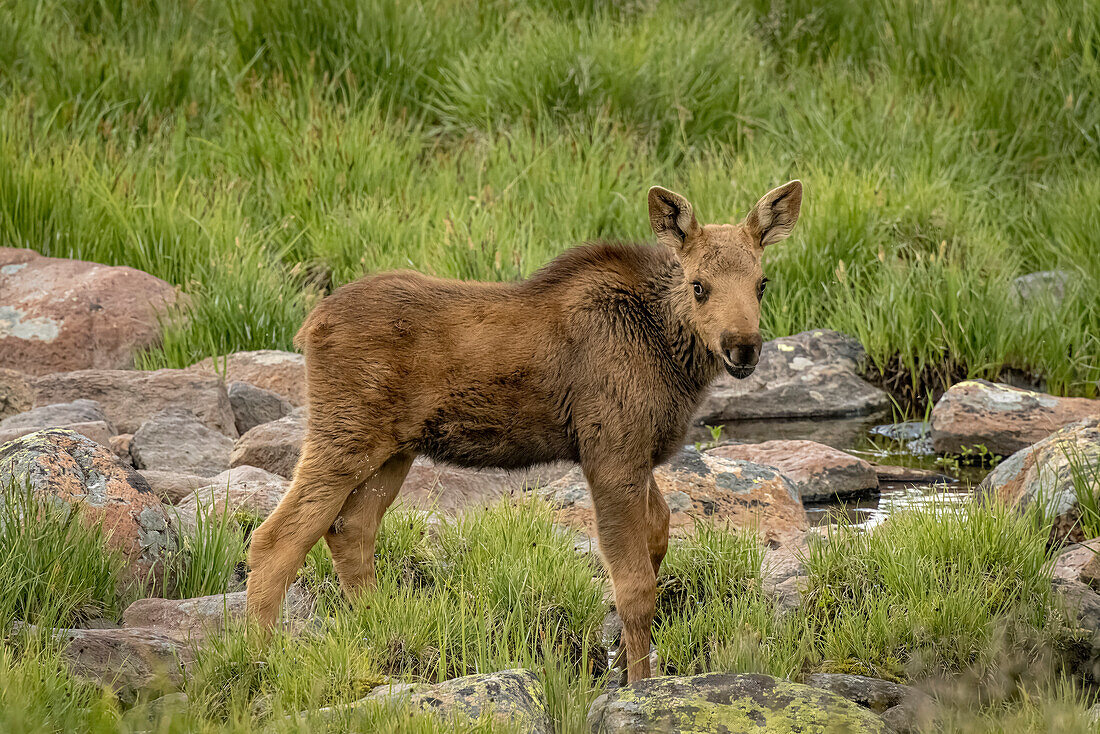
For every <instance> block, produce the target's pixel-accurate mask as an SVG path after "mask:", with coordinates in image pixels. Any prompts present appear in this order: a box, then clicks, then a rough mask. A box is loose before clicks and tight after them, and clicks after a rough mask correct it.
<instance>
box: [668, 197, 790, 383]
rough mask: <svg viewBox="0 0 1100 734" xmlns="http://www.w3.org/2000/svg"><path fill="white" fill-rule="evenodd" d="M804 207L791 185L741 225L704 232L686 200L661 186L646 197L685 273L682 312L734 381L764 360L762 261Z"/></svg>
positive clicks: (680, 295) (764, 280)
mask: <svg viewBox="0 0 1100 734" xmlns="http://www.w3.org/2000/svg"><path fill="white" fill-rule="evenodd" d="M801 206H802V183H801V182H800V181H791V182H789V183H786V184H783V185H782V186H780V187H779V188H777V189H773V190H771V191H769V192H768V193H767V194H765V195H764V197H763V198H762V199H760V201H758V202H756V206H754V207H753V208H752V211H750V212H749V215H748V216H747V217H745V219H744V220H743V221H741V222H740V223H738V224H707V225H705V226H700V224H699V222H698V221H697V220H696V219H695V212H694V211H693V209H692V206H691V203H690V202H688V200H687V199H685V198H684V197H682V196H680V195H679V194H676V193H673V192H672V191H669V190H668V189H663V188H661V187H660V186H654V187H653V188H651V189H650V190H649V222H650V224H651V225H652V226H653V232H654V234H656V235H657V240H658V241H659V242H661V243H662V244H664V245H666V246H667V247H670V248H672V250H673V251H675V253H676V254H677V256H678V257H679V259H680V263H681V265H682V266H683V272H684V280H683V282H682V283H680V284H678V286H677V288H678V293H677V296H676V300H677V303H678V304H679V306H680V310H681V312H682V314H683V315H684V318H685V319H686V320H687V322H688V323H689V324H690V325H691V327H692V328H693V329H694V330H695V333H696V334H698V335H699V337H700V338H701V339H702V340H703V342H704V343H705V344H706V345H707V348H708V349H709V350H710V351H711V352H712V353H713V354H715V355H717V356H718V357H719V358H720V359H721V360H722V364H723V365H724V366H725V368H726V372H728V373H729V374H731V375H732V376H734V377H737V378H742V379H743V378H745V377H748V376H749V375H751V374H752V373H753V371H754V370H755V369H756V363H757V362H758V361H759V359H760V346H761V343H762V342H761V339H760V301H761V299H762V298H763V297H764V288H765V286H766V285H767V282H768V279H767V278H765V277H764V271H763V270H762V269H761V267H760V258H761V255H763V253H764V248H765V247H767V246H768V245H772V244H775V243H776V242H779V241H780V240H782V239H784V238H786V237H787V235H789V234H790V233H791V229H793V228H794V224H795V222H796V221H798V212H799V209H800V208H801Z"/></svg>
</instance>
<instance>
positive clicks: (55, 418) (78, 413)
mask: <svg viewBox="0 0 1100 734" xmlns="http://www.w3.org/2000/svg"><path fill="white" fill-rule="evenodd" d="M97 421H98V422H102V423H106V424H107V425H108V428H109V429H111V430H112V432H113V430H114V426H111V425H110V421H109V420H107V416H106V415H105V414H104V413H103V406H101V405H100V404H99V403H97V402H96V401H94V400H84V399H81V400H74V401H72V402H71V403H55V404H53V405H43V406H42V407H40V408H33V409H32V410H28V411H26V412H24V413H20V414H19V415H13V416H11V417H10V418H5V419H4V420H0V431H2V430H4V429H5V428H23V427H27V426H29V427H32V428H38V429H41V428H57V427H58V426H67V425H71V424H73V423H94V422H97Z"/></svg>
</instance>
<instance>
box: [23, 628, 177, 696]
mask: <svg viewBox="0 0 1100 734" xmlns="http://www.w3.org/2000/svg"><path fill="white" fill-rule="evenodd" d="M29 629H32V630H33V629H34V628H33V627H31V628H29ZM47 634H49V635H50V637H51V638H52V639H53V640H54V641H55V642H57V643H60V647H61V659H62V660H64V661H65V663H66V664H67V665H68V667H69V669H70V670H71V671H72V672H73V673H74V674H75V675H77V676H79V677H81V678H84V679H85V680H88V681H90V682H92V683H95V684H96V685H99V686H102V687H104V688H109V689H111V690H112V691H114V692H115V693H116V695H118V696H119V698H121V699H122V700H123V701H124V702H127V703H133V702H134V701H135V700H136V699H137V698H138V696H139V694H149V693H157V692H164V691H169V690H174V689H177V688H180V687H182V686H183V683H184V680H185V673H186V670H187V669H188V668H189V667H190V665H191V664H192V663H193V662H194V650H193V649H192V647H191V645H190V643H189V641H188V639H187V637H186V636H185V635H180V634H176V633H174V632H169V631H164V630H156V629H127V628H122V629H55V630H50V631H49V632H48V633H47Z"/></svg>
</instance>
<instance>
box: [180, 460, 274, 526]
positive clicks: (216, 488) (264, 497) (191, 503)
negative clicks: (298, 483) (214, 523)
mask: <svg viewBox="0 0 1100 734" xmlns="http://www.w3.org/2000/svg"><path fill="white" fill-rule="evenodd" d="M289 486H290V482H289V481H288V480H287V479H286V478H285V477H281V476H279V475H278V474H272V473H271V472H269V471H266V470H265V469H260V468H258V467H254V466H240V467H236V468H234V469H229V470H227V471H224V472H222V473H221V474H219V475H217V476H215V477H213V478H212V479H211V480H210V484H208V485H207V486H205V487H200V488H198V489H196V490H195V491H194V492H192V493H191V494H190V495H188V496H187V497H184V498H183V499H182V500H180V502H179V503H177V504H176V507H175V510H176V511H177V512H178V513H179V524H180V526H181V527H184V528H193V527H194V523H195V519H196V518H197V517H198V515H199V512H200V511H201V512H202V514H203V515H204V516H211V515H221V514H223V513H226V512H228V513H229V514H230V515H236V514H237V513H241V512H243V513H245V514H247V515H249V516H250V517H252V518H255V519H256V520H258V521H263V520H266V519H267V516H268V515H270V514H271V513H272V512H273V511H274V510H275V508H276V507H277V506H278V505H279V501H280V500H282V498H283V495H284V494H286V490H287V488H288V487H289Z"/></svg>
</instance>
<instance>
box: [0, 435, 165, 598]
mask: <svg viewBox="0 0 1100 734" xmlns="http://www.w3.org/2000/svg"><path fill="white" fill-rule="evenodd" d="M14 482H28V483H29V485H30V488H31V490H32V491H34V492H35V493H36V494H37V495H39V496H40V497H44V498H46V499H48V500H51V501H56V502H58V503H64V504H66V505H68V506H70V507H73V508H76V510H77V511H78V512H79V513H80V516H81V519H82V520H83V521H84V522H86V523H88V524H95V523H100V522H101V523H102V524H103V528H104V530H105V531H106V533H107V538H108V540H107V542H108V544H109V545H110V546H112V547H114V548H115V549H117V550H119V551H120V552H121V553H122V554H123V555H124V556H125V557H126V558H127V559H128V560H129V564H130V567H129V573H130V577H131V578H132V579H134V580H137V581H140V582H142V583H149V582H152V583H153V585H156V582H157V577H158V576H159V575H160V572H161V571H162V570H163V566H162V561H163V559H164V556H165V554H166V553H167V552H168V551H170V550H171V549H174V548H175V547H176V545H177V537H176V530H175V527H174V526H173V525H172V523H171V521H170V520H169V517H168V514H167V512H166V511H165V508H164V506H163V505H162V504H161V501H160V499H158V498H157V496H156V495H154V494H153V491H152V490H151V489H150V488H149V484H148V483H147V482H146V481H145V479H144V478H143V477H142V476H141V475H140V474H138V473H137V472H136V471H134V470H133V469H131V468H130V467H128V466H126V465H125V464H123V463H122V462H120V461H119V460H118V457H116V456H115V455H114V454H113V453H112V452H111V451H110V449H107V448H105V447H103V446H100V445H99V444H97V443H95V442H93V441H90V440H89V439H87V438H85V437H83V436H80V435H78V434H76V433H74V432H72V431H68V430H64V429H49V430H45V431H39V432H38V433H32V434H30V435H29V436H24V437H23V438H19V439H16V440H15V441H11V442H9V443H6V444H4V445H3V446H0V487H3V486H8V484H9V483H14Z"/></svg>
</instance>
